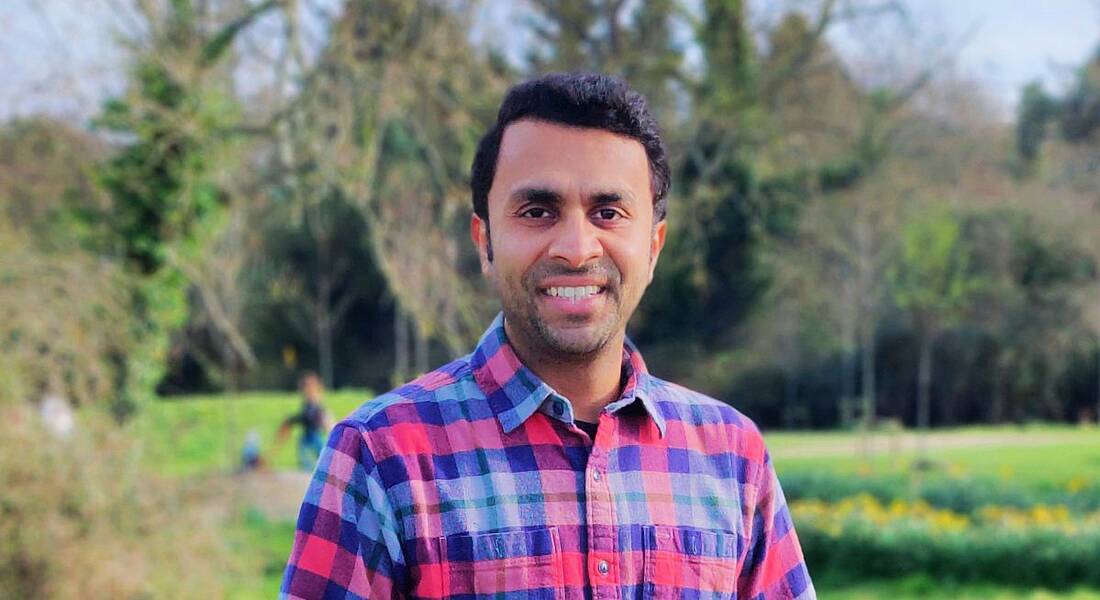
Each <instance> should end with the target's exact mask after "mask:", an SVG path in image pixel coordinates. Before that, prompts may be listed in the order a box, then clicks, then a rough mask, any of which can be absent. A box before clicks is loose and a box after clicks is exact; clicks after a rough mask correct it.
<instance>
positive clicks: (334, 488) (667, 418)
mask: <svg viewBox="0 0 1100 600" xmlns="http://www.w3.org/2000/svg"><path fill="white" fill-rule="evenodd" d="M622 381H623V390H622V394H621V396H620V398H619V399H618V400H617V401H614V402H612V403H610V404H609V405H608V406H607V407H606V408H605V410H604V411H603V412H602V413H601V414H600V420H599V429H598V432H597V434H596V439H595V440H592V439H590V438H589V437H588V435H587V434H586V433H584V432H583V431H581V429H579V428H578V427H576V425H575V424H574V420H573V411H572V407H571V405H570V403H569V401H568V400H567V399H565V398H564V397H562V396H561V395H559V394H557V393H556V392H555V391H554V390H553V389H551V388H550V386H549V385H547V384H546V383H545V382H543V381H541V380H540V379H539V378H538V377H536V376H535V374H534V373H533V372H531V371H530V370H529V369H527V368H526V367H525V366H524V365H523V364H522V363H521V362H520V361H519V359H518V358H517V356H516V354H515V352H514V351H513V350H512V348H511V346H510V345H509V344H508V341H507V338H506V336H505V334H504V327H503V319H502V317H501V316H498V317H497V319H496V320H495V321H494V323H493V325H492V326H490V328H489V329H488V331H487V332H486V333H485V335H484V336H483V337H482V339H481V341H480V342H479V343H478V346H477V348H476V349H475V350H474V352H473V353H471V354H470V355H468V356H466V357H464V358H461V359H459V360H457V361H455V362H453V363H451V364H449V365H447V366H444V367H442V368H440V369H438V370H436V371H433V372H431V373H428V374H426V375H424V376H422V377H420V378H419V379H417V380H415V381H413V382H412V383H409V384H407V385H405V386H404V387H401V388H399V389H397V390H395V391H393V392H390V393H388V394H385V395H383V396H380V397H378V398H375V399H373V400H371V401H369V402H366V403H365V404H363V406H361V407H360V408H359V409H358V410H356V411H355V412H354V413H353V414H352V415H350V416H349V417H348V418H347V419H345V420H344V421H342V422H341V423H340V424H339V425H337V427H336V428H335V430H334V431H333V432H332V434H331V437H330V438H329V441H328V444H327V447H326V448H325V450H324V452H323V453H322V455H321V458H320V461H319V463H318V466H317V470H316V472H315V474H314V476H313V479H312V482H311V483H310V486H309V489H308V491H307V492H306V497H305V501H304V502H303V504H302V509H301V513H300V515H299V518H298V528H297V533H296V535H295V540H294V548H293V550H292V551H291V555H290V560H289V563H288V564H287V567H286V572H285V574H284V579H283V583H282V589H281V597H283V598H306V599H313V598H347V599H350V598H396V597H408V598H430V599H442V598H460V599H463V600H488V599H490V598H491V599H493V600H513V599H517V600H518V599H520V598H540V599H544V600H584V599H585V598H586V597H590V598H593V599H594V600H618V599H625V598H691V599H692V600H710V599H717V598H725V599H730V598H736V599H742V600H756V599H774V600H780V599H784V600H786V599H796V598H797V599H809V598H815V593H814V589H813V585H812V583H811V582H810V578H809V575H808V573H807V571H806V566H805V563H804V561H803V557H802V551H801V548H800V547H799V544H798V538H797V537H796V535H795V531H794V528H793V526H792V523H791V517H790V514H789V512H788V510H787V506H786V503H785V501H784V498H783V493H782V491H781V490H780V487H779V482H778V480H777V479H776V476H775V471H774V469H773V467H772V464H771V460H770V458H769V456H768V453H767V451H766V449H765V447H764V442H763V439H762V438H761V435H760V433H759V431H758V430H757V429H756V427H755V426H754V425H753V423H752V422H751V421H750V420H749V419H748V418H746V417H745V416H743V415H742V414H740V413H739V412H737V411H736V410H734V409H733V408H732V407H730V406H728V405H726V404H724V403H722V402H719V401H716V400H713V399H711V398H708V397H706V396H703V395H701V394H698V393H695V392H692V391H690V390H687V389H685V388H683V387H680V386H677V385H674V384H671V383H668V382H665V381H662V380H660V379H658V378H656V377H654V376H652V375H650V374H649V373H648V372H647V371H646V367H645V363H644V362H643V361H642V357H641V354H640V353H638V351H637V350H636V349H635V348H634V346H633V345H632V344H631V343H630V342H629V341H627V343H626V345H625V347H624V349H623V379H622Z"/></svg>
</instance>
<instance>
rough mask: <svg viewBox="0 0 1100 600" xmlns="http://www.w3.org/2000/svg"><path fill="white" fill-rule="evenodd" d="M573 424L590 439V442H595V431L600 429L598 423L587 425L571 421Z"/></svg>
mask: <svg viewBox="0 0 1100 600" xmlns="http://www.w3.org/2000/svg"><path fill="white" fill-rule="evenodd" d="M573 423H574V424H576V426H577V427H578V428H579V429H580V430H581V431H583V432H585V433H587V434H588V437H590V438H592V441H596V430H597V429H598V428H599V427H600V424H599V423H589V422H588V421H579V420H577V419H573Z"/></svg>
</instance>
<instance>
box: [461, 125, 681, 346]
mask: <svg viewBox="0 0 1100 600" xmlns="http://www.w3.org/2000/svg"><path fill="white" fill-rule="evenodd" d="M488 212H489V224H490V227H486V224H485V223H484V222H483V221H482V220H481V219H480V218H478V217H477V216H476V215H475V216H474V217H473V219H472V221H471V235H472V237H473V239H474V242H475V243H476V244H477V246H478V249H479V251H480V255H481V269H482V271H483V272H484V273H485V274H486V276H487V277H488V278H489V279H490V281H491V282H492V284H493V285H494V287H495V288H496V290H497V293H498V294H499V295H500V299H501V304H502V306H503V309H504V317H505V322H506V323H507V325H508V334H509V336H511V337H512V338H513V342H518V343H519V344H520V345H521V346H523V347H527V348H530V349H532V350H536V351H540V352H544V353H550V354H556V355H559V356H561V355H569V356H582V355H588V354H592V353H594V352H596V351H598V350H600V349H601V348H603V347H604V346H605V345H606V344H607V343H608V342H609V341H611V340H612V339H613V338H615V336H616V334H621V333H622V332H623V331H624V330H625V329H626V323H627V321H628V320H629V319H630V315H631V314H632V313H633V312H634V309H635V308H637V306H638V302H639V301H640V300H641V298H642V293H643V292H644V291H645V288H646V286H647V285H649V282H650V281H651V280H652V278H653V269H654V267H656V265H657V256H658V255H659V254H660V251H661V248H662V246H663V245H664V239H665V228H666V223H665V222H664V221H662V222H660V223H657V224H654V214H653V194H652V192H651V189H650V181H649V163H648V161H647V159H646V153H645V148H644V147H643V146H642V145H641V143H639V142H637V141H636V140H633V139H630V138H628V137H625V136H620V135H616V134H614V133H611V132H608V131H604V130H600V129H582V128H575V127H567V126H563V125H557V124H552V123H547V122H543V121H535V120H520V121H516V122H514V123H512V124H511V125H509V126H508V127H507V128H506V129H505V130H504V136H503V138H502V140H501V144H500V153H499V155H498V158H497V167H496V174H495V177H494V178H493V185H492V188H491V189H490V190H489V206H488ZM490 233H491V240H490V238H489V236H490ZM490 241H491V243H492V249H493V260H492V261H490V260H489V259H488V252H487V250H488V244H489V243H490ZM516 337H518V338H520V339H514V338H516Z"/></svg>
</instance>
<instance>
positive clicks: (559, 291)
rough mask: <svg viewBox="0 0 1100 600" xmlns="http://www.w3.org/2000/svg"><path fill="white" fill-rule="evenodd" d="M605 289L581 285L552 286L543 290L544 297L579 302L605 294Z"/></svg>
mask: <svg viewBox="0 0 1100 600" xmlns="http://www.w3.org/2000/svg"><path fill="white" fill-rule="evenodd" d="M604 289H605V288H604V287H602V286H598V285H581V286H557V285H556V286H551V287H548V288H545V289H543V290H542V294H543V295H544V296H550V297H552V298H565V299H566V300H571V301H573V302H578V301H580V300H584V299H587V298H591V297H592V296H595V295H597V294H602V293H603V292H604Z"/></svg>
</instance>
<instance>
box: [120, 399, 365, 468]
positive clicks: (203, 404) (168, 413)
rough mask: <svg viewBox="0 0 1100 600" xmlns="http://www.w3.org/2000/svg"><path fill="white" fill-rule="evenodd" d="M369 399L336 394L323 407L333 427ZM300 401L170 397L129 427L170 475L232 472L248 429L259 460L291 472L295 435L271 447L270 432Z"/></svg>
mask: <svg viewBox="0 0 1100 600" xmlns="http://www.w3.org/2000/svg"><path fill="white" fill-rule="evenodd" d="M371 396H372V394H371V392H369V391H365V390H341V391H339V392H329V393H328V394H327V395H326V396H325V400H324V403H325V407H326V408H327V409H328V411H329V414H330V415H331V416H332V417H333V419H334V422H335V421H337V420H340V419H342V418H343V417H345V416H347V415H348V414H349V413H351V412H352V411H353V410H355V408H356V407H358V406H359V405H360V404H362V403H363V402H365V401H366V400H368V399H369V398H370V397H371ZM301 402H302V400H301V397H300V396H298V395H297V394H294V393H290V392H250V393H246V394H240V395H237V396H193V397H187V398H172V399H167V400H160V401H157V402H154V403H152V404H150V405H149V406H147V407H144V410H143V411H142V412H141V414H140V416H139V418H138V419H136V422H135V423H133V424H132V427H133V428H134V430H135V432H136V434H137V435H138V436H139V437H141V438H142V439H143V440H144V441H145V442H146V452H148V453H149V458H150V460H152V461H153V462H154V464H157V465H158V466H159V467H160V468H161V470H162V472H163V473H166V474H169V475H199V474H208V473H212V472H222V473H224V472H229V471H232V470H233V469H235V468H236V467H237V465H238V462H239V460H240V453H241V448H242V446H243V444H244V441H245V436H246V435H247V434H248V432H249V431H251V430H255V431H256V432H258V433H259V434H260V439H261V440H262V442H261V447H262V451H263V454H264V457H265V459H267V460H268V462H269V464H270V465H271V466H272V467H273V468H276V469H292V468H295V466H296V464H297V459H296V450H295V448H296V442H295V440H296V435H297V432H294V435H292V436H291V437H290V438H289V439H288V440H287V441H286V442H285V443H283V444H281V445H277V444H276V441H275V437H276V436H275V432H276V431H277V430H278V428H279V424H280V423H281V422H282V421H283V419H285V418H287V417H288V416H290V415H292V414H294V413H296V412H297V411H298V410H299V409H300V407H301Z"/></svg>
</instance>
